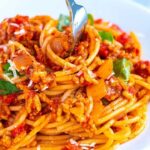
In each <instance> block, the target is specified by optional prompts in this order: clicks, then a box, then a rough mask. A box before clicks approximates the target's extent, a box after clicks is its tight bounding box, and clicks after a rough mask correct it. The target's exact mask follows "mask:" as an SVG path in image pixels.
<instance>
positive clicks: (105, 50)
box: [99, 43, 109, 59]
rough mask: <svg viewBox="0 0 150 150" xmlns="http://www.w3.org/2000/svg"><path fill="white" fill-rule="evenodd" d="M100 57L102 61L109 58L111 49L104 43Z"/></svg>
mask: <svg viewBox="0 0 150 150" xmlns="http://www.w3.org/2000/svg"><path fill="white" fill-rule="evenodd" d="M99 55H100V57H101V58H102V59H105V58H107V56H108V55H109V49H108V46H107V45H106V44H104V43H102V44H101V47H100V50H99Z"/></svg>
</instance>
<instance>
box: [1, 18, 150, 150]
mask: <svg viewBox="0 0 150 150" xmlns="http://www.w3.org/2000/svg"><path fill="white" fill-rule="evenodd" d="M65 19H68V17H67V16H63V15H61V17H60V18H59V20H55V19H53V18H51V17H49V16H36V17H33V18H29V17H27V16H19V15H17V16H16V17H14V18H9V19H5V20H3V21H2V22H1V24H0V146H1V150H6V149H7V150H73V149H75V150H82V149H83V150H87V149H89V150H91V149H94V150H106V149H107V150H112V149H115V148H116V146H118V145H119V144H122V143H124V142H127V141H129V140H130V139H133V138H135V137H136V136H137V135H138V134H140V133H141V132H142V131H143V129H144V127H145V122H146V110H147V103H148V101H149V99H150V70H149V68H150V62H148V61H143V60H141V59H140V53H141V52H140V50H141V46H140V44H139V42H138V39H137V37H136V35H135V34H134V33H133V32H131V33H130V34H128V33H126V32H124V31H123V30H122V29H120V28H119V27H118V26H117V25H115V24H111V23H109V22H106V21H104V20H102V19H97V20H95V21H94V20H93V17H92V15H90V18H89V21H88V23H87V25H86V27H85V31H84V33H83V35H82V37H81V39H80V41H79V42H78V43H77V45H76V46H75V48H74V49H71V43H72V40H71V28H70V26H69V23H68V22H67V24H65V23H66V20H65ZM91 19H92V20H91ZM67 21H68V20H67Z"/></svg>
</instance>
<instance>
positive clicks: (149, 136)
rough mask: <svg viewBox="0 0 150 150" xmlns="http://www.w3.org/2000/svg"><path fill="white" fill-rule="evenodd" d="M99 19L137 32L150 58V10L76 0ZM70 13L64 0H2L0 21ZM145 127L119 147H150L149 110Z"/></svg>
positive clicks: (109, 0)
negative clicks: (132, 138) (22, 16)
mask: <svg viewBox="0 0 150 150" xmlns="http://www.w3.org/2000/svg"><path fill="white" fill-rule="evenodd" d="M77 1H78V2H80V3H81V4H83V5H84V6H85V7H86V9H87V11H88V12H89V13H93V14H94V15H95V17H96V18H103V19H106V20H109V21H111V22H114V23H116V24H118V25H120V26H121V27H122V28H123V29H124V30H126V31H134V32H136V33H137V35H138V37H139V38H140V41H141V43H142V47H143V58H144V59H149V60H150V11H149V10H148V9H146V8H144V7H142V6H140V5H138V4H136V3H134V2H132V1H131V0H130V1H129V0H88V1H85V0H84V1H83V0H77ZM60 13H65V14H67V13H68V11H67V8H66V5H65V0H55V1H54V0H53V1H52V0H0V20H2V19H3V18H6V17H11V16H15V15H16V14H25V15H30V16H34V15H42V14H48V15H51V16H53V17H58V15H59V14H60ZM147 120H148V121H147V124H146V129H145V130H144V132H143V133H142V134H141V135H139V136H138V137H137V138H135V139H134V140H132V141H129V142H127V143H125V144H123V145H121V146H120V147H119V148H118V149H119V150H150V142H149V141H150V111H149V112H148V119H147Z"/></svg>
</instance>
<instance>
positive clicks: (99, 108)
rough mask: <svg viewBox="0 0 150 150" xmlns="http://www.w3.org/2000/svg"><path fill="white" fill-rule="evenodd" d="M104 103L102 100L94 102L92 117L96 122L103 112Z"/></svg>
mask: <svg viewBox="0 0 150 150" xmlns="http://www.w3.org/2000/svg"><path fill="white" fill-rule="evenodd" d="M103 108H104V105H103V104H102V102H101V101H97V102H94V107H93V110H92V113H91V116H92V119H93V120H94V122H96V121H97V119H98V118H99V117H100V115H101V113H102V112H103Z"/></svg>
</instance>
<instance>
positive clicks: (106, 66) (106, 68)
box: [96, 59, 113, 79]
mask: <svg viewBox="0 0 150 150" xmlns="http://www.w3.org/2000/svg"><path fill="white" fill-rule="evenodd" d="M112 72H113V61H112V59H108V60H106V61H105V62H104V63H103V64H102V65H101V66H100V67H99V68H98V70H97V71H96V75H97V76H99V77H100V78H103V79H107V78H108V77H109V76H110V75H111V74H112Z"/></svg>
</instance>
